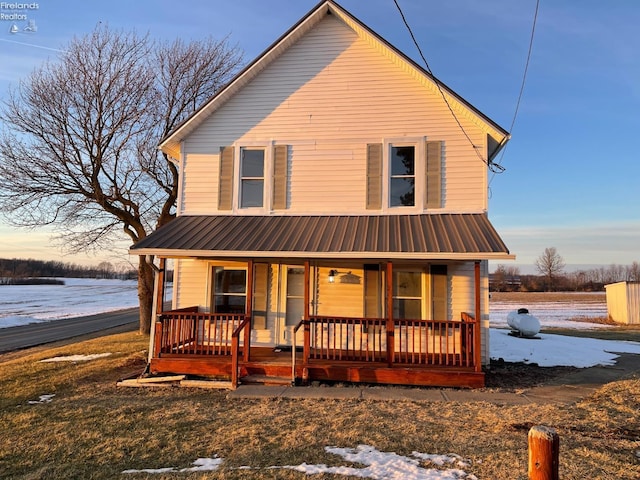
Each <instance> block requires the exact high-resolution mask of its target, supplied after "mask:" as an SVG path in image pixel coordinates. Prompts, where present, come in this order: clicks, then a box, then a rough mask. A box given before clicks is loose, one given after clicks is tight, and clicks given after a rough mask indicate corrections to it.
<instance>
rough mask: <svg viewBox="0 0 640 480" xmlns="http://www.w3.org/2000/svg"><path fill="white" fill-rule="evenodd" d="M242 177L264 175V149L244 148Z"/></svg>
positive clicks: (260, 176)
mask: <svg viewBox="0 0 640 480" xmlns="http://www.w3.org/2000/svg"><path fill="white" fill-rule="evenodd" d="M240 175H241V176H242V177H258V178H262V177H264V150H242V172H241V173H240Z"/></svg>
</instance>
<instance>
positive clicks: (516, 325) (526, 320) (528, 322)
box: [507, 308, 540, 337]
mask: <svg viewBox="0 0 640 480" xmlns="http://www.w3.org/2000/svg"><path fill="white" fill-rule="evenodd" d="M507 324H508V325H509V326H510V327H511V328H512V329H513V330H515V331H516V332H517V333H518V334H519V335H520V336H522V337H535V336H536V335H537V334H538V332H539V331H540V320H538V319H537V318H536V317H534V316H533V315H530V314H529V310H527V309H526V308H519V309H518V310H514V311H512V312H509V314H508V315H507Z"/></svg>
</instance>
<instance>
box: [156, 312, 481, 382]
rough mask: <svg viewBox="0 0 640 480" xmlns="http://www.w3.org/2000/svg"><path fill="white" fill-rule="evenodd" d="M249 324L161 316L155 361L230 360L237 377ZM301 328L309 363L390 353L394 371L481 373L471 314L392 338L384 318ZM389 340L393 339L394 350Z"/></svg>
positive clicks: (315, 321)
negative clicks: (436, 369) (166, 358)
mask: <svg viewBox="0 0 640 480" xmlns="http://www.w3.org/2000/svg"><path fill="white" fill-rule="evenodd" d="M250 320H251V319H250V317H249V316H246V315H244V314H223V313H217V314H210V313H199V312H197V309H196V308H189V309H181V310H173V311H170V312H163V313H162V314H161V315H160V318H159V321H158V322H157V323H156V337H155V356H156V357H160V356H162V355H166V354H182V355H211V356H226V357H229V359H230V361H232V363H233V364H232V372H235V375H236V377H237V370H238V362H239V360H240V359H241V358H242V360H243V361H245V362H247V361H249V353H250V333H251V330H250V323H251V322H250ZM303 325H304V332H305V335H304V358H305V361H308V362H313V361H314V360H324V361H333V362H371V363H389V362H388V358H389V356H388V355H389V352H390V351H391V352H392V353H393V355H392V356H391V359H392V360H391V363H392V364H396V365H405V366H420V365H423V366H457V367H473V368H476V369H478V368H480V367H481V364H480V363H481V360H480V359H481V356H480V352H479V351H478V349H477V347H476V345H477V343H478V342H477V337H478V336H479V335H480V328H479V325H478V323H477V322H476V321H475V319H474V318H473V317H472V316H471V315H469V314H467V313H463V314H462V315H461V319H460V320H421V319H418V320H399V319H395V320H394V321H393V324H392V328H393V331H392V332H388V331H387V327H388V326H387V319H385V318H352V317H329V316H317V315H316V316H311V317H309V320H303V321H302V322H301V323H300V324H299V325H298V327H297V328H300V327H301V326H303ZM389 333H391V335H389ZM388 339H393V340H392V342H393V343H392V344H391V345H390V344H389V340H388ZM294 352H295V349H294ZM241 355H242V357H241ZM292 373H293V374H294V375H295V370H294V371H293V372H292ZM236 380H237V378H236Z"/></svg>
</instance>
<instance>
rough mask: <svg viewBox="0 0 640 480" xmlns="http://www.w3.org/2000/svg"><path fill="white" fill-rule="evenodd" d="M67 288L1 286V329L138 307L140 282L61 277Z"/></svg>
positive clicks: (53, 286)
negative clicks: (138, 286)
mask: <svg viewBox="0 0 640 480" xmlns="http://www.w3.org/2000/svg"><path fill="white" fill-rule="evenodd" d="M60 280H63V281H64V282H65V284H64V285H0V328H7V327H13V326H17V325H26V324H28V323H36V322H47V321H51V320H57V319H61V318H70V317H81V316H84V315H93V314H97V313H103V312H111V311H114V310H121V309H123V308H132V307H136V306H138V291H137V285H138V282H137V281H136V280H108V279H87V278H61V279H60Z"/></svg>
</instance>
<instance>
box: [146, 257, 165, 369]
mask: <svg viewBox="0 0 640 480" xmlns="http://www.w3.org/2000/svg"><path fill="white" fill-rule="evenodd" d="M146 261H147V262H148V263H149V264H150V265H151V266H152V268H153V272H154V273H153V295H154V298H153V304H152V305H151V328H150V331H149V354H148V356H147V362H149V363H151V359H152V358H156V357H159V356H160V340H161V336H162V324H159V323H157V322H158V316H159V315H160V313H161V312H162V311H163V310H164V308H163V302H164V268H165V263H166V260H165V259H164V258H160V266H159V267H156V266H155V265H154V264H153V257H147V258H146Z"/></svg>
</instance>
